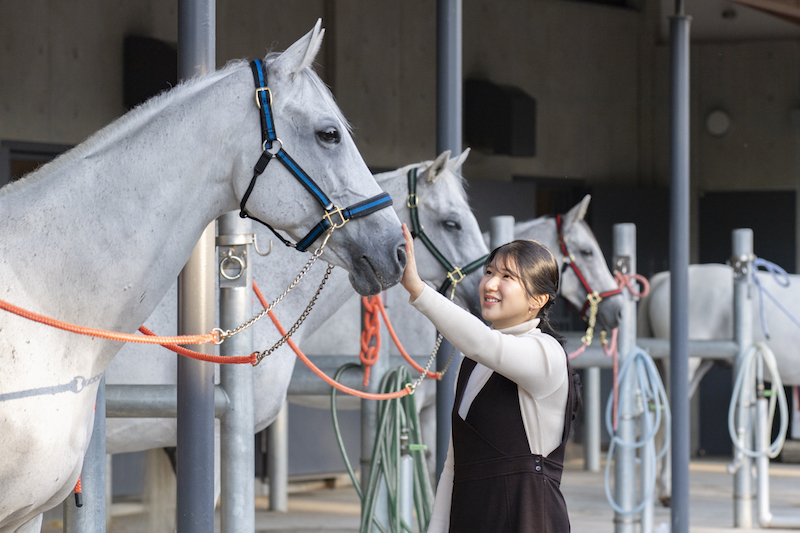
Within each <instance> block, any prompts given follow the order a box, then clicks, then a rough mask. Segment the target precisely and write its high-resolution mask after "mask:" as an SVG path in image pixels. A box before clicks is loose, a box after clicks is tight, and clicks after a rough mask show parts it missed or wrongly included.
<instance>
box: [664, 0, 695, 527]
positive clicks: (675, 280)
mask: <svg viewBox="0 0 800 533" xmlns="http://www.w3.org/2000/svg"><path fill="white" fill-rule="evenodd" d="M677 6H678V14H676V15H675V16H673V17H671V18H670V56H671V82H672V83H671V91H670V100H671V119H670V135H671V139H670V141H671V142H670V148H671V154H670V168H671V173H672V179H671V187H670V253H669V270H670V277H671V280H672V282H671V283H670V297H671V305H670V401H671V402H672V448H671V449H672V503H671V509H670V513H671V518H672V532H673V533H688V532H689V447H690V441H689V368H688V366H689V314H688V313H687V312H686V310H687V309H689V96H690V95H689V24H690V22H691V17H687V16H685V15H684V14H683V12H682V4H680V3H678V4H677Z"/></svg>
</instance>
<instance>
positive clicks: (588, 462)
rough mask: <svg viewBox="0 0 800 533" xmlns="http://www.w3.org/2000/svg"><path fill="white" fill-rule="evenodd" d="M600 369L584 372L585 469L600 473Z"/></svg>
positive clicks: (592, 368) (594, 368)
mask: <svg viewBox="0 0 800 533" xmlns="http://www.w3.org/2000/svg"><path fill="white" fill-rule="evenodd" d="M601 403H602V399H601V397H600V367H596V366H593V367H591V368H587V369H585V370H584V371H583V427H584V436H583V468H584V470H588V471H590V472H599V471H600V447H601V442H600V441H601V440H602V432H601V427H600V420H601V414H600V404H601Z"/></svg>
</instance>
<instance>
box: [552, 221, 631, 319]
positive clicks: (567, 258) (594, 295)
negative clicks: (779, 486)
mask: <svg viewBox="0 0 800 533" xmlns="http://www.w3.org/2000/svg"><path fill="white" fill-rule="evenodd" d="M556 227H557V228H558V244H559V246H561V253H562V254H563V255H564V268H563V269H562V273H563V271H564V270H566V268H567V267H568V266H569V267H572V271H573V272H575V275H576V276H578V279H579V280H580V282H581V284H582V285H583V288H584V289H586V301H585V302H584V304H583V308H581V318H584V316H585V315H586V310H587V309H588V308H589V305H590V304H591V302H592V300H595V301H596V302H597V303H600V301H601V300H602V299H603V298H608V297H609V296H615V295H617V294H621V293H622V290H621V289H620V288H619V287H617V288H616V289H613V290H610V291H606V292H601V293H598V292H597V291H593V290H592V288H591V287H590V286H589V282H588V281H586V278H585V277H584V276H583V273H582V272H581V269H580V268H578V265H577V264H575V256H573V255H572V254H571V253H569V250H567V244H566V242H565V241H564V232H563V228H562V225H561V215H556Z"/></svg>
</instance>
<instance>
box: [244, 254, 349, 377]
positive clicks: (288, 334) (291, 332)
mask: <svg viewBox="0 0 800 533" xmlns="http://www.w3.org/2000/svg"><path fill="white" fill-rule="evenodd" d="M332 271H333V265H328V268H327V270H325V275H324V276H323V277H322V283H320V284H319V288H318V289H317V292H316V293H314V296H313V297H312V298H311V301H310V302H308V305H307V306H306V308H305V310H304V311H303V314H301V315H300V318H298V319H297V321H296V322H295V323H294V325H292V327H291V328H289V331H287V332H286V335H284V336H283V337H281V339H280V340H279V341H278V342H276V343H275V344H274V345H273V346H272V348H270V349H268V350H264V351H263V352H260V353H259V354H258V356H256V362H255V363H253V366H256V365H257V364H258V363H260V362H261V360H262V359H264V358H265V357H267V356H269V355H270V354H271V353H272V352H274V351H275V350H277V349H278V348H280V347H281V346H282V345H283V344H284V343H285V342H286V341H288V340H289V337H291V336H292V335H294V332H295V331H297V328H299V327H300V325H301V324H302V323H303V322H304V321H305V319H306V318H307V317H308V315H309V313H311V308H312V307H314V304H315V303H316V302H317V298H318V297H319V294H320V293H321V292H322V287H324V286H325V282H326V281H328V276H330V275H331V272H332Z"/></svg>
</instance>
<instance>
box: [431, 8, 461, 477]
mask: <svg viewBox="0 0 800 533" xmlns="http://www.w3.org/2000/svg"><path fill="white" fill-rule="evenodd" d="M462 11H463V10H462V4H461V0H437V2H436V153H437V154H440V153H442V152H444V151H445V150H450V151H451V152H452V153H454V154H460V153H461V146H462V139H461V136H462V131H463V128H462V119H461V108H462V93H463V84H462V69H461V54H462V51H461V40H462V37H461V36H462V30H461V18H462ZM452 350H453V345H452V344H450V343H449V342H447V340H446V339H445V340H443V341H442V344H441V345H440V346H439V351H438V352H437V354H436V369H437V370H438V371H441V370H443V369H444V367H445V365H446V364H447V361H448V359H449V358H450V354H451V353H453V351H452ZM460 357H461V354H460V353H458V354H455V353H454V354H453V362H452V363H451V368H453V369H456V368H458V363H459V360H460ZM455 375H456V372H455V370H453V371H452V372H447V373H446V374H445V375H444V377H443V378H442V379H441V380H440V381H439V382H438V383H437V384H436V479H439V476H440V475H441V473H442V469H443V468H444V461H445V459H446V458H447V449H448V447H449V445H450V412H451V410H452V409H453V401H454V392H453V389H454V385H455V377H456V376H455Z"/></svg>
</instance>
